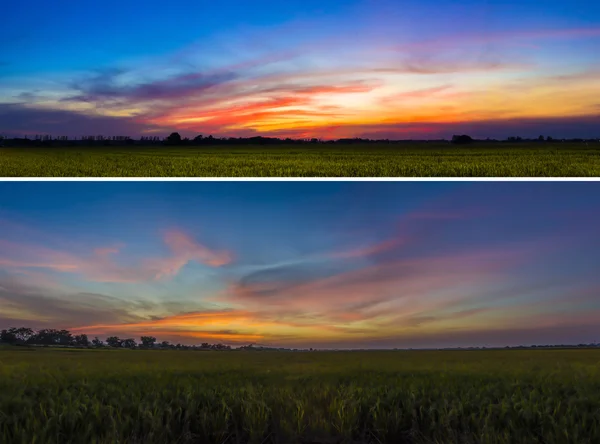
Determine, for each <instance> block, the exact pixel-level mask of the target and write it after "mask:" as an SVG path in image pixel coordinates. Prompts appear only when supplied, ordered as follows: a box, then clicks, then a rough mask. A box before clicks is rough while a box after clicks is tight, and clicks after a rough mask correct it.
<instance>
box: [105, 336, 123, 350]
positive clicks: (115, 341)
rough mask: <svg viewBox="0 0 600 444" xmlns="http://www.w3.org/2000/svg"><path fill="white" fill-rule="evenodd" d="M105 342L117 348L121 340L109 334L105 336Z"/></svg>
mask: <svg viewBox="0 0 600 444" xmlns="http://www.w3.org/2000/svg"><path fill="white" fill-rule="evenodd" d="M106 343H107V344H108V345H109V347H115V348H118V347H121V345H122V343H123V342H122V341H121V339H119V338H118V337H117V336H110V337H108V338H106Z"/></svg>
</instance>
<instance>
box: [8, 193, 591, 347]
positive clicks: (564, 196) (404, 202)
mask: <svg viewBox="0 0 600 444" xmlns="http://www.w3.org/2000/svg"><path fill="white" fill-rule="evenodd" d="M74 185H75V184H74V183H69V182H62V183H61V182H49V183H45V184H44V186H43V187H41V186H40V184H39V183H27V182H14V183H10V182H4V183H2V184H0V312H2V315H1V316H0V327H2V328H6V327H10V326H15V325H29V326H32V327H34V328H44V327H60V328H69V329H71V330H73V331H75V332H85V333H87V334H89V335H92V336H94V335H98V336H101V337H105V336H107V335H112V334H117V335H121V336H127V337H131V336H134V337H138V336H140V335H142V334H153V335H155V336H157V337H159V338H164V339H167V340H173V341H177V342H185V343H190V344H191V343H199V342H205V341H208V342H225V343H229V344H233V345H240V344H245V343H249V342H257V343H263V344H267V345H285V346H294V347H295V346H306V347H317V348H318V347H322V348H329V347H336V348H338V347H339V348H353V347H383V348H387V347H439V346H467V345H480V346H493V345H495V346H500V345H517V344H533V343H573V342H575V343H579V342H591V341H594V340H597V339H598V337H599V336H598V333H600V331H598V328H597V325H600V324H599V323H598V321H599V320H600V299H598V296H600V295H599V293H598V292H599V291H600V280H599V279H598V276H597V272H596V271H597V270H596V269H595V268H596V267H595V264H597V263H598V261H599V260H600V257H599V253H598V252H599V251H600V248H599V247H600V236H598V233H597V226H598V223H599V222H600V212H598V208H600V205H599V204H600V201H599V199H600V198H599V197H598V196H600V193H599V192H598V191H599V190H597V189H596V188H598V187H597V186H596V184H595V183H589V182H586V183H565V182H561V183H558V182H554V183H553V182H544V183H531V182H495V183H494V182H474V183H461V182H454V183H450V182H446V183H444V182H429V183H426V182H374V183H364V182H356V183H352V182H312V183H311V182H281V183H277V184H273V183H270V182H269V183H260V182H186V183H177V182H171V183H169V182H110V183H107V182H82V183H77V184H76V186H74Z"/></svg>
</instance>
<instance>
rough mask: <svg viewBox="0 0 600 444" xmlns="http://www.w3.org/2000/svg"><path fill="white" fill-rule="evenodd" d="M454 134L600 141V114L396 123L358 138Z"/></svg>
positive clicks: (365, 131)
mask: <svg viewBox="0 0 600 444" xmlns="http://www.w3.org/2000/svg"><path fill="white" fill-rule="evenodd" d="M453 134H469V135H471V136H472V137H475V138H479V139H485V138H488V137H489V138H492V139H506V138H507V137H510V136H520V137H524V138H537V137H538V136H539V135H540V134H542V135H547V136H552V137H554V138H578V137H580V138H595V137H598V138H600V114H597V115H589V116H576V117H546V118H520V119H504V120H482V121H474V122H453V123H445V122H439V123H436V122H432V123H428V122H420V123H396V124H386V125H372V126H368V127H361V128H357V136H358V137H364V138H373V139H396V138H400V139H402V138H415V139H419V138H421V139H439V138H446V139H449V138H450V137H452V135H453Z"/></svg>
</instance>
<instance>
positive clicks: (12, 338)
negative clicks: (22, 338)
mask: <svg viewBox="0 0 600 444" xmlns="http://www.w3.org/2000/svg"><path fill="white" fill-rule="evenodd" d="M13 330H15V329H14V328H9V329H8V330H7V329H4V330H2V331H1V332H0V341H2V342H5V343H7V344H14V343H16V342H17V336H16V335H15V332H14V331H13Z"/></svg>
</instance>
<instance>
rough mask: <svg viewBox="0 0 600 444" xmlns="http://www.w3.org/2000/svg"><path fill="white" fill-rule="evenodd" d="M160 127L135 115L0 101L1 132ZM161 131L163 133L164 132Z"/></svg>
mask: <svg viewBox="0 0 600 444" xmlns="http://www.w3.org/2000/svg"><path fill="white" fill-rule="evenodd" d="M157 129H160V130H161V131H162V132H163V133H168V131H169V130H168V129H161V128H159V127H157V126H154V125H148V124H144V123H141V122H139V121H138V120H136V119H134V118H132V117H110V116H97V115H96V116H94V115H86V114H82V113H78V112H75V111H66V110H50V109H41V108H33V107H28V106H24V105H22V104H0V132H3V133H7V134H9V135H14V136H22V135H23V134H31V133H42V134H54V135H67V136H72V137H73V136H77V137H78V136H81V135H82V134H108V135H114V134H121V135H130V136H132V137H133V136H136V135H139V134H142V133H143V132H144V131H148V130H157ZM161 134H162V133H161Z"/></svg>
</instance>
